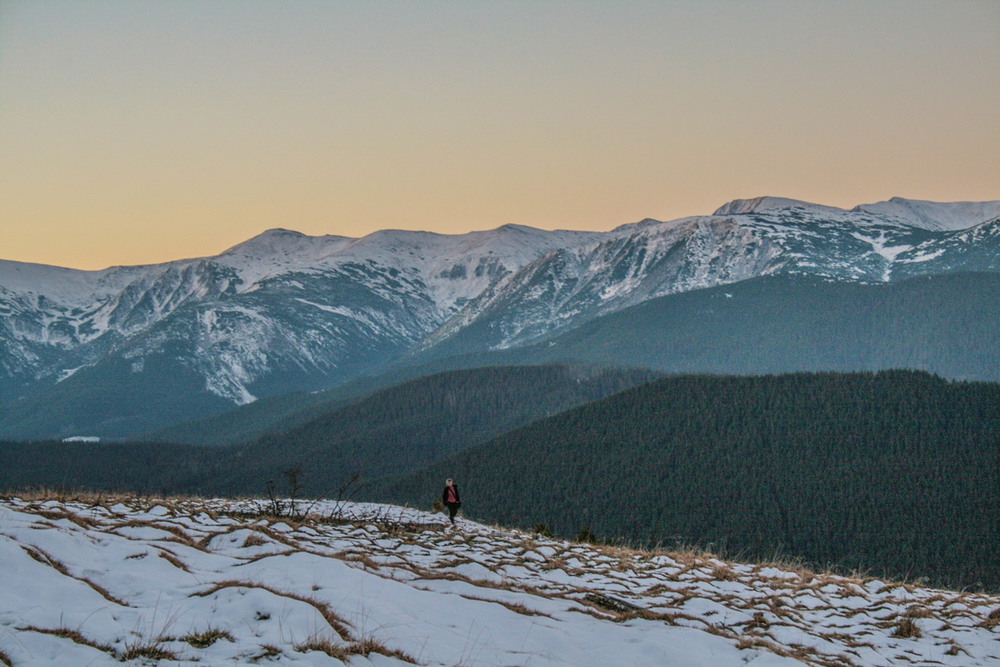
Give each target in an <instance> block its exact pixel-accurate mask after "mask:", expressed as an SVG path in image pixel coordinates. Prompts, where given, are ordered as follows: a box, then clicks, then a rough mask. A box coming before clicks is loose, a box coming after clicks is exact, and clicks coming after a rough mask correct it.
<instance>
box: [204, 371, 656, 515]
mask: <svg viewBox="0 0 1000 667" xmlns="http://www.w3.org/2000/svg"><path fill="white" fill-rule="evenodd" d="M653 377H655V376H654V374H652V373H649V372H645V371H593V370H590V371H587V370H581V369H571V368H568V367H563V366H528V367H503V368H499V367H491V368H478V369H471V370H464V371H452V372H448V373H440V374H437V375H432V376H428V377H424V378H419V379H417V380H412V381H410V382H405V383H403V384H400V385H397V386H395V387H390V388H388V389H384V390H382V391H378V392H375V393H374V394H372V395H371V396H369V397H367V398H365V399H363V400H361V401H358V402H355V403H352V404H350V405H347V406H344V407H342V408H339V409H336V410H333V411H331V412H328V413H326V414H324V415H322V416H318V417H317V418H315V419H313V420H311V421H309V422H308V423H305V424H303V425H301V426H297V427H295V428H292V429H290V430H288V431H286V432H281V433H271V434H268V435H266V436H264V437H263V438H261V439H260V440H259V441H257V442H255V443H252V444H250V445H247V446H244V447H238V448H235V449H232V450H230V451H229V453H228V454H227V457H228V459H229V466H230V469H231V471H230V470H225V469H224V470H221V471H220V472H219V474H218V476H216V477H215V478H213V479H210V480H205V482H204V486H203V487H202V488H201V490H202V491H203V492H204V493H225V494H231V493H237V494H239V493H254V492H257V493H259V492H260V489H261V487H260V484H261V480H268V479H273V480H280V479H282V471H285V470H288V469H291V468H296V467H298V468H301V470H302V476H301V482H302V484H303V489H302V491H303V493H306V494H312V495H316V496H327V497H329V496H331V495H335V493H336V489H337V488H338V487H339V486H340V485H342V484H343V483H344V482H345V481H346V480H349V479H350V478H352V477H353V476H354V475H360V476H361V478H362V479H363V480H364V481H366V482H367V481H370V480H374V479H378V478H381V477H384V476H386V475H398V474H402V473H407V472H410V471H413V470H419V469H421V468H424V467H425V466H427V465H430V464H432V463H434V462H436V461H439V460H441V459H443V458H446V457H448V456H451V455H452V454H454V453H456V452H459V451H461V450H463V449H466V448H468V447H471V446H473V445H475V444H478V443H480V442H483V441H484V440H487V439H489V438H492V437H494V436H497V435H500V434H501V433H505V432H507V431H510V430H512V429H514V428H517V427H520V426H523V425H524V424H528V423H530V422H533V421H535V420H536V419H540V418H542V417H545V416H548V415H552V414H556V413H558V412H562V411H563V410H567V409H569V408H570V407H574V406H576V405H580V404H581V403H588V402H590V401H594V400H597V399H599V398H603V397H605V396H607V395H609V394H613V393H615V392H618V391H621V390H623V389H626V388H629V387H633V386H635V385H637V384H640V383H642V382H646V381H649V380H651V379H653Z"/></svg>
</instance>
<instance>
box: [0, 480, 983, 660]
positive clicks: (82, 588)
mask: <svg viewBox="0 0 1000 667" xmlns="http://www.w3.org/2000/svg"><path fill="white" fill-rule="evenodd" d="M267 506H268V503H267V502H265V501H231V500H230V501H227V500H193V499H192V500H176V499H169V500H168V499H148V498H147V499H122V498H118V499H111V500H108V499H104V500H103V501H102V500H101V499H98V498H94V499H88V500H72V501H70V500H64V501H56V500H25V499H19V498H8V499H4V500H0V563H2V575H0V582H2V583H0V663H3V664H8V665H105V664H108V665H110V664H120V661H121V660H123V659H124V660H131V661H133V664H161V665H176V664H195V663H197V664H201V665H243V664H264V665H267V664H275V665H279V664H280V665H286V664H287V665H292V664H295V665H336V664H341V662H344V663H348V664H351V665H396V664H407V663H410V664H413V663H415V664H420V665H686V666H690V665H711V666H713V667H714V666H724V665H744V664H751V665H755V666H758V667H763V666H766V665H786V664H787V665H792V664H800V663H801V662H805V663H810V664H819V665H906V664H914V665H928V664H944V665H963V666H970V665H990V664H992V665H997V664H1000V596H991V595H981V594H968V593H957V592H952V591H945V590H933V589H929V588H922V587H914V586H903V585H897V584H891V583H886V582H883V581H878V580H862V579H852V578H844V577H836V576H831V575H821V574H816V573H813V572H809V571H805V570H801V569H795V568H788V567H782V566H780V565H773V564H771V565H750V564H738V563H732V562H724V561H722V560H719V559H716V558H714V557H711V556H708V555H697V554H693V553H689V554H663V553H648V552H637V551H629V550H624V549H616V548H611V547H599V546H590V545H582V544H575V543H571V542H565V541H561V540H556V539H548V538H544V537H541V536H538V535H534V534H530V533H525V532H520V531H516V530H507V529H501V528H496V527H491V526H486V525H482V524H479V523H476V522H473V521H469V520H465V519H460V520H459V522H458V525H457V526H455V527H452V526H450V525H447V523H446V520H445V519H444V518H443V517H442V516H441V515H436V514H429V513H425V512H420V511H417V510H412V509H404V508H399V507H391V506H385V505H358V504H349V503H330V502H327V503H322V504H317V505H315V506H313V507H312V508H311V512H312V515H311V517H310V518H309V519H307V520H304V521H292V520H289V519H280V518H265V517H264V516H262V514H261V510H262V509H265V510H266V509H267ZM300 509H301V508H300Z"/></svg>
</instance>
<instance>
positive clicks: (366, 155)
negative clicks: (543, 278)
mask: <svg viewBox="0 0 1000 667" xmlns="http://www.w3.org/2000/svg"><path fill="white" fill-rule="evenodd" d="M998 119H1000V2H997V0H983V1H979V2H974V1H964V0H941V1H939V2H928V1H924V0H865V1H863V2H862V1H852V0H837V1H832V0H830V1H819V0H815V1H814V0H758V1H753V2H749V1H748V2H736V1H728V2H723V1H713V0H705V1H691V2H670V1H668V0H661V1H660V2H617V1H606V2H596V1H595V2H590V1H587V0H568V1H562V2H561V1H546V0H539V1H531V2H515V1H512V0H511V1H506V2H475V1H472V0H464V1H459V0H455V1H454V2H433V1H428V2H419V1H412V0H406V1H400V2H390V1H387V0H379V1H378V2H367V1H366V2H336V1H328V0H324V1H316V2H310V1H307V0H297V1H295V2H285V1H280V0H274V1H267V2H265V1H259V0H240V1H239V2H236V1H222V0H219V1H214V0H194V1H185V0H171V1H169V2H166V1H164V2H143V1H139V0H122V1H104V0H88V1H86V2H76V1H71V0H65V1H59V2H57V1H49V0H22V1H19V0H0V258H3V259H13V260H19V261H29V262H40V263H46V264H56V265H61V266H71V267H76V268H85V269H98V268H104V267H106V266H109V265H115V264H142V263H152V262H161V261H168V260H172V259H180V258H184V257H196V256H206V255H214V254H217V253H219V252H221V251H222V250H224V249H225V248H227V247H229V246H232V245H235V244H236V243H239V242H240V241H243V240H245V239H247V238H249V237H251V236H253V235H256V234H258V233H260V232H262V231H264V230H266V229H269V228H273V227H285V228H288V229H295V230H298V231H301V232H304V233H307V234H340V235H346V236H361V235H364V234H366V233H369V232H371V231H374V230H377V229H384V228H401V229H422V230H431V231H440V232H446V233H457V232H465V231H471V230H477V229H489V228H493V227H497V226H499V225H502V224H505V223H520V224H527V225H532V226H537V227H542V228H547V229H554V228H570V229H594V230H604V229H610V228H612V227H615V226H617V225H619V224H623V223H627V222H633V221H636V220H639V219H641V218H644V217H653V218H658V219H663V220H666V219H673V218H678V217H681V216H685V215H696V214H704V213H711V212H712V211H713V210H714V209H715V208H717V207H718V206H720V205H721V204H723V203H725V202H726V201H728V200H730V199H734V198H737V197H754V196H759V195H765V194H766V195H775V196H784V197H793V198H797V199H805V200H809V201H814V202H817V203H822V204H829V205H834V206H845V207H850V206H853V205H855V204H859V203H868V202H873V201H880V200H884V199H888V198H889V197H892V196H896V195H898V196H904V197H911V198H916V199H931V200H936V201H957V200H974V201H980V200H994V199H1000V120H998Z"/></svg>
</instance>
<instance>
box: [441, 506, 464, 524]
mask: <svg viewBox="0 0 1000 667" xmlns="http://www.w3.org/2000/svg"><path fill="white" fill-rule="evenodd" d="M445 506H446V507H447V508H448V518H449V519H451V522H452V523H455V515H456V514H457V513H458V508H459V507H461V506H462V503H445Z"/></svg>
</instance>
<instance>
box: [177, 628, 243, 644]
mask: <svg viewBox="0 0 1000 667" xmlns="http://www.w3.org/2000/svg"><path fill="white" fill-rule="evenodd" d="M181 639H182V641H186V642H187V643H188V644H190V645H191V646H193V647H195V648H208V647H209V646H211V645H212V644H214V643H215V642H217V641H219V640H220V639H225V640H227V641H231V642H235V641H236V637H234V636H233V634H232V633H231V632H229V631H228V630H220V629H219V628H208V629H207V630H203V631H201V632H192V633H191V634H189V635H187V636H185V637H182V638H181Z"/></svg>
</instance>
